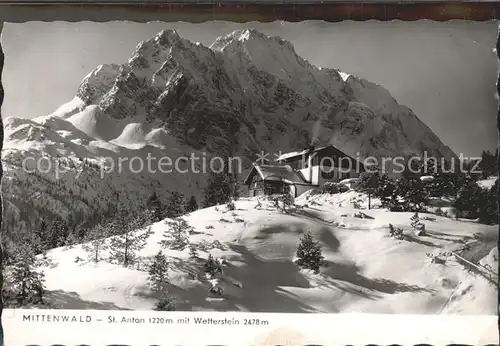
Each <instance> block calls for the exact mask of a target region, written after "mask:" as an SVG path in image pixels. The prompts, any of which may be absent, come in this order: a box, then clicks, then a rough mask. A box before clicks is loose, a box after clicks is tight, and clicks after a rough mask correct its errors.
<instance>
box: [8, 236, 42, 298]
mask: <svg viewBox="0 0 500 346" xmlns="http://www.w3.org/2000/svg"><path fill="white" fill-rule="evenodd" d="M36 267H37V260H36V257H35V254H34V252H33V250H32V248H31V247H30V243H29V242H27V243H24V244H20V246H19V247H18V248H17V249H16V251H15V254H14V262H13V265H12V267H11V268H10V269H11V270H10V283H11V287H10V291H11V292H12V293H13V294H14V295H15V299H16V300H17V303H18V304H19V305H20V306H24V305H25V304H29V303H35V302H38V303H43V292H44V274H43V272H39V271H37V270H36Z"/></svg>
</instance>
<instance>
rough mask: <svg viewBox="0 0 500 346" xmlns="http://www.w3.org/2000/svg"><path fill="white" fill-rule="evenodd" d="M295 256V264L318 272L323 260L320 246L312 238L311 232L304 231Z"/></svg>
mask: <svg viewBox="0 0 500 346" xmlns="http://www.w3.org/2000/svg"><path fill="white" fill-rule="evenodd" d="M297 258H298V259H297V265H299V266H301V267H304V268H307V269H311V270H314V272H315V273H319V267H320V265H321V262H322V260H323V256H322V255H321V246H320V244H319V243H318V242H317V241H315V240H314V239H313V238H312V235H311V233H309V232H306V233H305V234H304V235H303V236H302V238H301V239H300V243H299V246H298V247H297Z"/></svg>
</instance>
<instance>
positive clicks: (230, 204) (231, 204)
mask: <svg viewBox="0 0 500 346" xmlns="http://www.w3.org/2000/svg"><path fill="white" fill-rule="evenodd" d="M226 208H227V210H236V205H235V204H234V202H233V201H229V202H227V204H226Z"/></svg>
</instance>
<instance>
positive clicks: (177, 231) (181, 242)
mask: <svg viewBox="0 0 500 346" xmlns="http://www.w3.org/2000/svg"><path fill="white" fill-rule="evenodd" d="M165 224H167V226H169V229H166V230H165V231H164V233H163V237H164V238H165V239H163V240H161V241H160V242H159V244H160V245H161V246H162V247H163V248H169V249H172V250H179V251H182V250H184V249H185V248H186V246H187V245H188V244H189V234H190V232H192V231H193V227H191V226H190V225H189V223H188V222H187V221H186V220H184V219H180V218H179V219H175V220H173V221H170V220H166V221H165Z"/></svg>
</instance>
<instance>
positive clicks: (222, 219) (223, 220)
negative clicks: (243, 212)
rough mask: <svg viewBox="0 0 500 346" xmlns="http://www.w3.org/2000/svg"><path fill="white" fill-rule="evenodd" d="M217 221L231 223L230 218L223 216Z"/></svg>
mask: <svg viewBox="0 0 500 346" xmlns="http://www.w3.org/2000/svg"><path fill="white" fill-rule="evenodd" d="M219 222H225V223H231V221H230V220H227V219H224V218H223V217H221V218H220V219H219Z"/></svg>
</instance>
